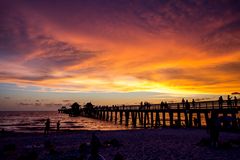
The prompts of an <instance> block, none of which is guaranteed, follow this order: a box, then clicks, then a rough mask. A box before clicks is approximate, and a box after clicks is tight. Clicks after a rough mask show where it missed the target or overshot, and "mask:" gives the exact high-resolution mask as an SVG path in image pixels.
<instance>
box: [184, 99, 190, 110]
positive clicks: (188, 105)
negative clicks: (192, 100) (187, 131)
mask: <svg viewBox="0 0 240 160" xmlns="http://www.w3.org/2000/svg"><path fill="white" fill-rule="evenodd" d="M185 107H186V110H189V109H190V104H189V102H188V100H186V102H185Z"/></svg>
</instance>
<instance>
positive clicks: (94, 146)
mask: <svg viewBox="0 0 240 160" xmlns="http://www.w3.org/2000/svg"><path fill="white" fill-rule="evenodd" d="M100 147H101V142H100V140H99V139H98V137H97V136H96V135H95V133H93V134H92V139H91V156H90V157H89V158H88V159H89V160H101V159H104V158H103V157H102V156H101V155H100V154H99V153H98V151H99V148H100Z"/></svg>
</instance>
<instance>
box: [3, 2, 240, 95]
mask: <svg viewBox="0 0 240 160" xmlns="http://www.w3.org/2000/svg"><path fill="white" fill-rule="evenodd" d="M1 6H3V7H1V9H2V10H1V13H0V58H1V60H0V62H1V63H0V82H2V83H7V82H11V83H14V84H16V86H18V85H31V86H36V87H37V88H38V89H37V90H38V91H39V90H40V91H54V92H56V91H57V92H71V91H73V92H77V91H87V92H94V91H98V92H106V91H108V92H109V91H110V92H111V91H118V92H127V91H152V90H158V88H160V89H159V90H160V91H162V90H161V89H163V90H164V91H166V90H167V88H170V89H172V88H174V89H176V90H178V89H179V90H188V91H192V90H193V88H195V90H196V91H203V92H206V91H207V92H208V91H211V92H219V90H221V92H223V90H225V89H226V86H228V87H227V90H236V89H237V88H239V85H238V84H237V83H235V81H236V80H237V79H236V77H239V76H238V74H237V70H238V69H239V65H238V61H237V60H238V59H239V58H240V57H239V54H238V50H239V46H240V45H239V36H238V35H239V34H238V33H239V14H240V13H239V3H238V2H236V1H220V2H218V3H215V2H213V1H184V2H179V1H155V0H153V1H151V2H148V1H127V0H126V1H121V3H119V2H118V1H101V2H98V1H85V2H80V1H65V2H59V3H57V4H56V3H54V2H48V1H38V2H37V1H31V2H30V1H27V2H22V3H17V2H16V3H8V2H5V3H4V4H3V5H1ZM86 15H87V16H86ZM6 68H8V70H6ZM213 73H216V74H214V75H213ZM226 77H227V78H226ZM228 82H231V84H228ZM229 85H231V86H229ZM217 86H218V87H219V90H218V89H217V91H216V88H217ZM167 91H168V90H167ZM171 92H174V91H171ZM231 92H232V91H231Z"/></svg>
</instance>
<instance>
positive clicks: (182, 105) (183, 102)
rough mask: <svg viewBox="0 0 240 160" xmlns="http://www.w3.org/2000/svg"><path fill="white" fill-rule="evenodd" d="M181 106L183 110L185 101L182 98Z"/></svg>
mask: <svg viewBox="0 0 240 160" xmlns="http://www.w3.org/2000/svg"><path fill="white" fill-rule="evenodd" d="M182 106H183V108H184V107H185V100H184V98H183V99H182Z"/></svg>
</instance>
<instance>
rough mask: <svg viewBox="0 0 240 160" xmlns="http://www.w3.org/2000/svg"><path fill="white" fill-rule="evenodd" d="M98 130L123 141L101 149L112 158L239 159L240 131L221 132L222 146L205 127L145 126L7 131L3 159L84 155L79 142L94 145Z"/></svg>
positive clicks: (2, 141) (1, 144)
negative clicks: (214, 143) (210, 140)
mask: <svg viewBox="0 0 240 160" xmlns="http://www.w3.org/2000/svg"><path fill="white" fill-rule="evenodd" d="M93 132H95V134H96V135H97V137H98V138H99V140H100V141H101V143H102V144H104V142H106V141H110V140H113V139H114V140H115V142H116V141H117V142H119V143H120V145H117V146H113V145H110V146H109V145H107V144H105V145H104V146H103V147H101V148H100V150H99V153H100V154H101V155H102V156H103V157H104V158H105V159H106V160H111V159H113V158H114V156H115V155H116V154H117V153H119V154H121V155H122V156H123V157H124V159H128V160H134V159H135V160H158V159H159V160H161V159H163V160H164V159H167V160H169V159H189V160H190V159H196V160H197V159H228V160H229V159H239V158H240V145H239V142H240V134H239V133H229V132H221V133H220V147H218V148H214V147H211V146H210V145H208V144H207V139H208V138H209V135H208V134H207V132H206V130H204V129H183V128H181V129H177V128H176V129H174V128H164V129H145V130H125V131H75V132H69V131H68V132H55V131H52V132H50V134H49V135H47V136H45V135H43V134H40V133H5V135H1V137H0V149H1V152H0V156H1V157H0V159H3V160H4V159H6V160H11V159H26V158H27V159H29V158H32V159H34V158H36V159H69V160H70V159H80V158H79V157H80V152H79V146H80V145H81V144H84V143H85V144H86V146H88V145H90V141H91V136H92V133H93Z"/></svg>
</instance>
